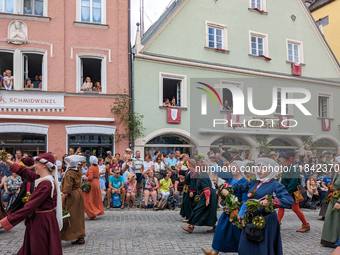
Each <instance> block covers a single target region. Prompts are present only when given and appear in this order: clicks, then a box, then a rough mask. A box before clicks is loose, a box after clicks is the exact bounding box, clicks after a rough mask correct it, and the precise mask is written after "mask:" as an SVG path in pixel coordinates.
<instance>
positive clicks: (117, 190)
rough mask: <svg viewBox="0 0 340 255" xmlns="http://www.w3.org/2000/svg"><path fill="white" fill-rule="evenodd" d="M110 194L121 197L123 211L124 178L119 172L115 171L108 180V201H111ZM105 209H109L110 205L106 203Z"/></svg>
mask: <svg viewBox="0 0 340 255" xmlns="http://www.w3.org/2000/svg"><path fill="white" fill-rule="evenodd" d="M112 192H113V193H114V194H118V195H119V194H121V195H122V207H121V209H124V203H125V195H126V190H125V188H124V177H123V176H121V175H120V170H119V169H115V171H114V175H112V176H111V177H110V179H109V188H108V189H107V198H108V201H110V199H111V195H112ZM107 208H110V203H108V205H107Z"/></svg>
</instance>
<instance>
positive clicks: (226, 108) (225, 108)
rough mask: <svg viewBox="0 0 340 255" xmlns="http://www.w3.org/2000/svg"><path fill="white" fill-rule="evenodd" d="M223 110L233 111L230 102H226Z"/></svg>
mask: <svg viewBox="0 0 340 255" xmlns="http://www.w3.org/2000/svg"><path fill="white" fill-rule="evenodd" d="M223 110H225V111H231V107H230V105H229V104H228V100H224V104H223Z"/></svg>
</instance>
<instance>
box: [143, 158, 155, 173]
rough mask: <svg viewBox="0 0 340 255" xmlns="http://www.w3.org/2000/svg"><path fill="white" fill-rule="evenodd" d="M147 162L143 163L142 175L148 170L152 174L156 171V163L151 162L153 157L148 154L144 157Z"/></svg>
mask: <svg viewBox="0 0 340 255" xmlns="http://www.w3.org/2000/svg"><path fill="white" fill-rule="evenodd" d="M144 159H145V161H144V162H143V164H142V167H141V169H140V170H141V173H142V174H143V173H144V172H145V171H147V170H149V169H150V170H151V171H152V172H153V171H154V169H155V163H153V162H152V161H151V156H150V154H146V155H145V157H144Z"/></svg>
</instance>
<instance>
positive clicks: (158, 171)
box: [154, 156, 166, 180]
mask: <svg viewBox="0 0 340 255" xmlns="http://www.w3.org/2000/svg"><path fill="white" fill-rule="evenodd" d="M154 169H155V176H156V178H157V179H158V180H160V179H162V178H163V174H164V173H165V172H166V170H165V165H164V162H163V161H162V159H161V157H160V156H158V157H157V158H156V162H155V166H154Z"/></svg>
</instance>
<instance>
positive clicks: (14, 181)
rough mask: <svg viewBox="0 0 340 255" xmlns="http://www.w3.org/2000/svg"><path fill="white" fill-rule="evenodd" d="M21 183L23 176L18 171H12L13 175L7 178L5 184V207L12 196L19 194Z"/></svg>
mask: <svg viewBox="0 0 340 255" xmlns="http://www.w3.org/2000/svg"><path fill="white" fill-rule="evenodd" d="M21 184H22V180H21V177H20V176H18V175H17V174H16V173H12V176H10V177H8V178H7V180H6V181H5V184H4V189H5V192H4V194H3V202H4V206H5V207H7V204H8V202H9V200H10V198H11V197H12V196H15V197H17V196H18V194H19V192H20V186H21Z"/></svg>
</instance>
